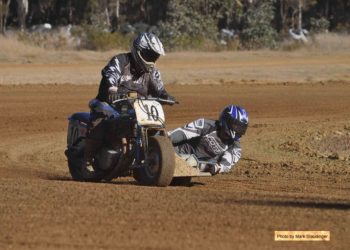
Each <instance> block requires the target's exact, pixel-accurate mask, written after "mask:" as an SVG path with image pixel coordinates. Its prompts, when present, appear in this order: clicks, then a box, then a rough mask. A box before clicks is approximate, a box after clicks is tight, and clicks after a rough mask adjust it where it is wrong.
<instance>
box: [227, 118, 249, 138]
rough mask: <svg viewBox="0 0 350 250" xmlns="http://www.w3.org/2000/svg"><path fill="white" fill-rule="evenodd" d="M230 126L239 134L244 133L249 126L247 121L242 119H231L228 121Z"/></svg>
mask: <svg viewBox="0 0 350 250" xmlns="http://www.w3.org/2000/svg"><path fill="white" fill-rule="evenodd" d="M228 126H229V128H230V130H232V131H234V132H236V133H237V134H238V135H239V136H242V135H244V134H245V132H246V131H247V128H248V124H247V123H243V122H241V121H238V120H234V119H231V121H230V122H228Z"/></svg>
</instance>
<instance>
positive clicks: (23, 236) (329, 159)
mask: <svg viewBox="0 0 350 250" xmlns="http://www.w3.org/2000/svg"><path fill="white" fill-rule="evenodd" d="M167 89H168V91H169V92H170V93H172V94H173V95H175V96H176V97H177V98H178V100H179V101H180V104H179V105H177V106H173V107H166V108H165V113H166V119H167V124H168V128H169V129H170V128H175V127H176V126H179V125H181V124H184V123H186V122H189V121H191V120H193V119H196V118H199V117H207V118H216V117H217V114H218V112H219V111H220V110H221V109H222V108H223V107H224V106H225V105H227V104H228V103H237V104H240V105H242V106H244V107H245V108H246V109H247V110H248V111H249V114H250V118H251V119H250V127H249V129H248V132H247V135H246V136H245V137H244V138H243V139H242V147H243V158H242V159H241V161H240V162H239V163H238V164H237V166H236V167H235V168H234V170H233V171H232V173H230V174H225V175H219V176H215V177H213V178H194V179H193V184H192V185H191V186H190V187H172V186H170V187H166V188H158V187H144V186H139V185H137V184H136V182H135V181H134V180H133V179H132V178H120V179H116V180H114V181H112V182H111V183H82V182H75V181H72V180H71V177H70V175H69V173H68V169H67V161H66V159H65V156H64V154H63V151H64V149H65V141H66V127H67V120H66V118H67V117H68V116H69V115H70V114H71V113H73V112H76V111H85V110H87V107H86V104H87V102H88V100H89V99H91V98H92V97H93V96H94V95H95V93H96V91H97V86H96V85H95V86H91V85H89V86H87V85H69V84H66V85H64V84H63V85H17V86H10V85H2V86H1V85H0V99H1V102H0V107H1V113H0V118H1V123H0V131H1V144H0V160H1V165H0V249H214V248H215V249H273V248H275V249H347V248H348V247H349V238H348V236H349V234H350V232H349V231H350V230H349V229H350V227H349V224H350V212H349V209H350V200H349V194H350V185H349V181H350V175H349V172H350V167H349V162H350V161H349V158H350V145H349V138H350V112H349V107H350V85H349V84H343V83H341V82H339V83H335V82H331V83H323V84H320V83H315V84H311V83H310V84H292V83H290V84H289V83H287V84H271V85H264V84H263V85H262V84H249V85H244V84H222V85H220V86H219V85H176V84H175V85H168V86H167ZM275 230H283V231H289V230H312V231H330V233H331V241H329V242H275V241H274V231H275Z"/></svg>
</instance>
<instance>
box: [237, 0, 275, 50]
mask: <svg viewBox="0 0 350 250" xmlns="http://www.w3.org/2000/svg"><path fill="white" fill-rule="evenodd" d="M274 2H275V1H274V0H267V1H258V2H256V4H255V5H252V6H251V7H250V8H249V9H248V11H247V12H246V14H245V16H244V21H243V30H242V33H241V36H240V38H241V43H242V45H243V47H244V48H247V49H260V48H266V47H267V48H274V47H276V37H277V33H276V31H275V29H274V28H273V27H272V26H271V23H272V20H273V18H274V7H273V4H274Z"/></svg>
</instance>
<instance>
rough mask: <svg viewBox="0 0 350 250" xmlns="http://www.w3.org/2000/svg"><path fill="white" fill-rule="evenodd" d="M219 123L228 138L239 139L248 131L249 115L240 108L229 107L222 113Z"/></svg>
mask: <svg viewBox="0 0 350 250" xmlns="http://www.w3.org/2000/svg"><path fill="white" fill-rule="evenodd" d="M219 123H220V126H221V129H223V130H224V131H223V132H224V134H225V135H226V136H228V137H229V138H232V139H239V138H240V137H241V136H242V135H244V134H245V132H246V131H247V128H248V113H247V111H245V109H244V108H242V107H240V106H235V105H229V106H227V107H226V108H225V109H224V110H223V111H222V112H221V114H220V118H219Z"/></svg>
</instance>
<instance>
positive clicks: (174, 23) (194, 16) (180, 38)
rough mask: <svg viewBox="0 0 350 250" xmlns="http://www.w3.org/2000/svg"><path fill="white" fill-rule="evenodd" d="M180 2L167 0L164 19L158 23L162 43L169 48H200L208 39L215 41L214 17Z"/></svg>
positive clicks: (179, 0) (178, 0)
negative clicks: (202, 13)
mask: <svg viewBox="0 0 350 250" xmlns="http://www.w3.org/2000/svg"><path fill="white" fill-rule="evenodd" d="M182 2H183V1H181V0H173V1H171V2H169V5H168V11H167V18H166V21H165V22H161V23H160V24H159V28H160V38H161V39H162V41H163V43H164V45H165V46H166V47H167V48H169V49H175V48H176V49H186V48H202V47H203V46H204V45H206V44H208V43H209V41H210V40H212V41H215V40H216V37H217V34H218V32H217V27H216V23H215V21H214V19H213V18H212V17H210V16H203V15H201V14H200V13H198V12H197V11H196V10H195V8H193V7H192V6H191V4H187V5H184V4H183V3H182Z"/></svg>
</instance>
